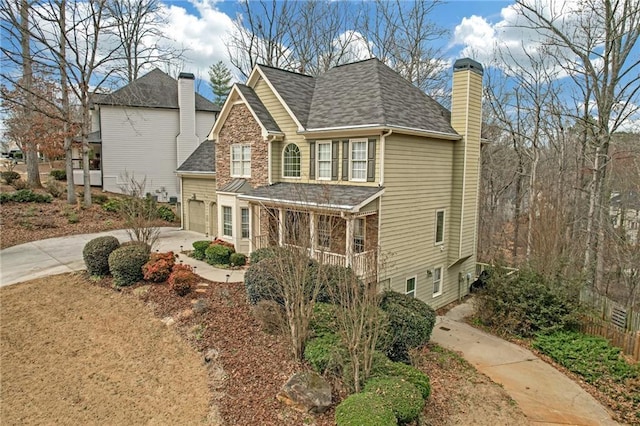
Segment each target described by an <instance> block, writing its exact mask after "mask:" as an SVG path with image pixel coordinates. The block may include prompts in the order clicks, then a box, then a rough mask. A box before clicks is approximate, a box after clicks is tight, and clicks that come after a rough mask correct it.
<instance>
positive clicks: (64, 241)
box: [0, 228, 244, 286]
mask: <svg viewBox="0 0 640 426" xmlns="http://www.w3.org/2000/svg"><path fill="white" fill-rule="evenodd" d="M103 235H113V236H114V237H116V238H118V239H119V240H120V241H121V242H124V241H128V240H129V236H128V235H127V233H126V231H124V230H116V231H107V232H100V233H96V234H81V235H69V236H67V237H60V238H50V239H47V240H40V241H33V242H30V243H26V244H20V245H18V246H13V247H9V248H6V249H4V250H0V286H5V285H10V284H16V283H19V282H23V281H29V280H32V279H35V278H42V277H46V276H49V275H56V274H62V273H65V272H73V271H82V270H84V269H86V268H85V265H84V261H83V259H82V249H83V248H84V246H85V244H86V243H87V242H89V241H90V240H92V239H94V238H96V237H100V236H103ZM204 239H206V238H205V236H204V235H202V234H199V233H196V232H191V231H183V230H180V229H179V228H160V236H159V238H158V241H157V243H156V246H155V247H154V249H158V250H160V251H173V252H175V253H179V252H180V248H181V246H182V248H183V249H184V250H190V249H192V245H191V244H192V243H193V242H194V241H198V240H204ZM181 260H183V262H184V263H188V264H190V265H192V266H195V267H196V272H197V274H198V275H200V276H202V277H203V278H206V279H209V280H212V281H219V282H220V281H230V282H235V281H242V280H243V277H244V271H242V270H233V271H232V270H226V269H216V268H213V267H212V266H210V265H208V264H207V263H205V262H199V261H197V260H195V259H191V258H189V257H187V256H184V255H183V256H181Z"/></svg>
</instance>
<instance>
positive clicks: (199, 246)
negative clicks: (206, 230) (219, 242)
mask: <svg viewBox="0 0 640 426" xmlns="http://www.w3.org/2000/svg"><path fill="white" fill-rule="evenodd" d="M210 245H211V241H209V240H201V241H194V242H193V258H194V259H198V260H204V257H205V251H206V250H207V249H208V248H209V246H210Z"/></svg>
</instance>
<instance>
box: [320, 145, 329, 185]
mask: <svg viewBox="0 0 640 426" xmlns="http://www.w3.org/2000/svg"><path fill="white" fill-rule="evenodd" d="M317 146H318V179H331V142H330V141H329V142H318V144H317Z"/></svg>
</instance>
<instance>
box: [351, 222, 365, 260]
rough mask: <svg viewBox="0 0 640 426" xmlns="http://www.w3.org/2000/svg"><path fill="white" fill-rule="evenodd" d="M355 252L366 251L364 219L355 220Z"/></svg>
mask: <svg viewBox="0 0 640 426" xmlns="http://www.w3.org/2000/svg"><path fill="white" fill-rule="evenodd" d="M353 252H354V253H362V252H364V219H355V220H354V221H353Z"/></svg>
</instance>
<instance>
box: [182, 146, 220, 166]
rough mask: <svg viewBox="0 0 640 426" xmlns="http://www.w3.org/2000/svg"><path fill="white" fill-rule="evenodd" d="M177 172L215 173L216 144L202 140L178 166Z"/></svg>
mask: <svg viewBox="0 0 640 426" xmlns="http://www.w3.org/2000/svg"><path fill="white" fill-rule="evenodd" d="M178 171H179V172H200V173H203V172H205V173H215V171H216V145H215V143H214V141H204V142H202V143H201V144H200V145H198V147H197V148H196V149H195V151H193V153H192V154H191V155H190V156H189V157H188V158H187V159H186V160H184V163H182V164H181V165H180V167H178Z"/></svg>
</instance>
